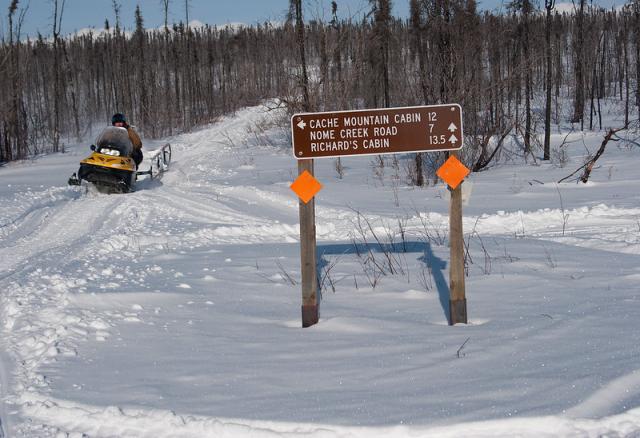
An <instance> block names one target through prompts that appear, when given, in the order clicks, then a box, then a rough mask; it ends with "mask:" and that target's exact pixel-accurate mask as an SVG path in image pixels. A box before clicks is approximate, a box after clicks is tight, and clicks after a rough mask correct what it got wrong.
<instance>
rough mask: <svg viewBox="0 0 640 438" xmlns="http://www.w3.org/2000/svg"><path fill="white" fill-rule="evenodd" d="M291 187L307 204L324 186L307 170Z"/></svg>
mask: <svg viewBox="0 0 640 438" xmlns="http://www.w3.org/2000/svg"><path fill="white" fill-rule="evenodd" d="M290 187H291V190H293V191H294V192H295V194H296V195H298V196H299V197H300V199H302V202H304V203H305V204H306V203H307V202H309V201H310V200H311V199H312V198H313V197H314V196H315V195H316V193H318V192H319V191H320V190H321V189H322V184H320V183H319V182H318V180H317V179H315V178H314V177H313V175H311V174H310V173H309V172H308V171H306V170H305V171H304V172H302V173H301V174H300V176H299V177H298V178H296V180H295V181H294V182H293V184H291V186H290Z"/></svg>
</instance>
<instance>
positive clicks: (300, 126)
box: [298, 120, 307, 129]
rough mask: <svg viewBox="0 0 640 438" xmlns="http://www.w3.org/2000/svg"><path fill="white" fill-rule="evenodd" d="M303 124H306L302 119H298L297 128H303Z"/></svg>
mask: <svg viewBox="0 0 640 438" xmlns="http://www.w3.org/2000/svg"><path fill="white" fill-rule="evenodd" d="M305 126H307V124H306V123H305V122H304V120H300V123H298V128H300V129H304V127H305Z"/></svg>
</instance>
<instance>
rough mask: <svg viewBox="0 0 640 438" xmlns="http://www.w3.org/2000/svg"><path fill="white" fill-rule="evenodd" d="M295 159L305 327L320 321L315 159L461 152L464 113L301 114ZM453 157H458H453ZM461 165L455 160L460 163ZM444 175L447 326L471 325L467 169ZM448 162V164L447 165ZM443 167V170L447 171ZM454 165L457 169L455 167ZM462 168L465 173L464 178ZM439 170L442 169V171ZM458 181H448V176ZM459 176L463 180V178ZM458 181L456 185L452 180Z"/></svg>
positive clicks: (294, 124) (452, 107)
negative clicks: (464, 224) (465, 228)
mask: <svg viewBox="0 0 640 438" xmlns="http://www.w3.org/2000/svg"><path fill="white" fill-rule="evenodd" d="M291 137H292V142H293V155H294V157H295V158H296V159H297V160H298V173H299V176H298V179H297V180H296V181H295V182H294V183H293V184H292V186H291V188H292V190H294V191H295V192H296V193H297V194H298V196H300V204H299V205H300V255H301V269H302V326H303V327H309V326H311V325H314V324H316V323H317V322H318V319H319V308H320V304H319V294H318V281H317V273H316V231H315V202H314V200H313V196H314V195H315V193H317V191H318V190H319V189H320V187H321V186H320V184H319V183H318V182H317V181H316V180H315V179H314V178H313V159H314V158H329V157H343V156H351V155H380V154H398V153H407V152H425V151H426V152H432V151H457V150H459V149H460V148H462V145H463V134H462V108H461V107H460V105H458V104H446V105H428V106H415V107H404V108H384V109H369V110H356V111H332V112H323V113H301V114H294V115H293V116H292V117H291ZM453 154H454V155H455V152H453ZM456 161H457V160H456ZM448 163H449V164H450V165H449V166H447V167H446V168H447V169H450V172H446V171H445V172H444V174H445V176H444V177H443V176H441V175H440V173H438V175H440V176H441V177H442V178H443V179H444V180H445V182H447V183H448V184H449V185H450V186H451V187H452V193H451V209H450V220H451V227H450V242H451V269H450V299H449V310H450V312H449V323H450V324H456V323H458V322H464V323H466V322H467V307H466V298H465V287H464V243H463V237H462V192H461V189H460V186H459V183H460V182H461V181H462V179H464V177H465V176H466V175H467V173H468V171H469V170H468V169H467V168H466V167H464V166H463V165H462V163H460V162H459V161H457V164H456V163H453V164H452V165H451V163H450V162H449V161H448ZM446 165H447V163H445V166H446ZM445 166H443V168H445ZM452 166H453V167H452ZM459 166H462V168H463V169H464V170H465V171H466V173H464V172H463V171H462V169H461V168H460V167H459ZM440 170H442V168H441V169H439V172H440ZM449 173H451V175H452V176H453V177H454V178H453V179H448V178H447V176H451V175H449ZM460 175H462V176H461V177H460ZM458 178H459V181H457V182H456V183H455V184H454V183H452V182H451V181H452V180H456V179H458Z"/></svg>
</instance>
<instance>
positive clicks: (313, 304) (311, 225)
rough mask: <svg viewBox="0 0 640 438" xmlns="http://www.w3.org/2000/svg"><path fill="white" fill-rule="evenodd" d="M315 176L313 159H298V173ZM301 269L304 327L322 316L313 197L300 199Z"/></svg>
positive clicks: (314, 322) (312, 323)
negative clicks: (319, 298)
mask: <svg viewBox="0 0 640 438" xmlns="http://www.w3.org/2000/svg"><path fill="white" fill-rule="evenodd" d="M305 171H306V172H309V174H311V176H313V160H300V161H298V174H299V175H302V174H304V172H305ZM299 210H300V269H301V271H302V272H301V273H302V327H310V326H312V325H314V324H316V323H317V322H318V320H319V318H320V303H319V300H318V277H317V273H316V208H315V199H313V197H312V198H311V199H309V200H308V201H307V202H305V201H304V200H303V199H302V198H301V199H300V200H299Z"/></svg>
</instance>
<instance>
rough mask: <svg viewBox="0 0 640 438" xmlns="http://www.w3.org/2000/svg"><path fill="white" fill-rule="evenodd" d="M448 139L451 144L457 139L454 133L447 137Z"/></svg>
mask: <svg viewBox="0 0 640 438" xmlns="http://www.w3.org/2000/svg"><path fill="white" fill-rule="evenodd" d="M449 141H450V142H451V144H456V142H457V141H458V137H456V136H455V135H454V134H451V137H449Z"/></svg>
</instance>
